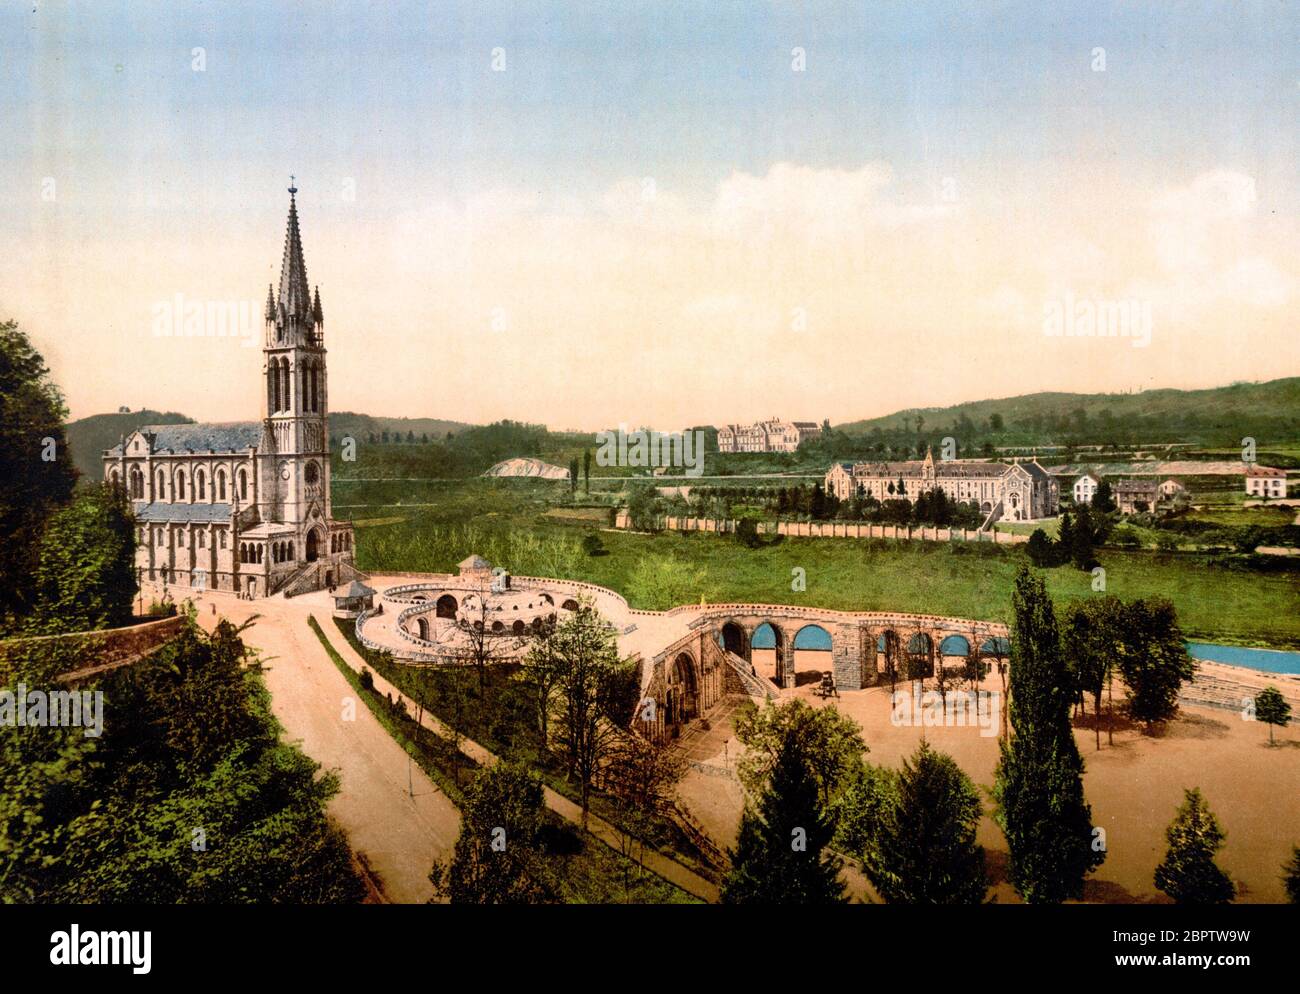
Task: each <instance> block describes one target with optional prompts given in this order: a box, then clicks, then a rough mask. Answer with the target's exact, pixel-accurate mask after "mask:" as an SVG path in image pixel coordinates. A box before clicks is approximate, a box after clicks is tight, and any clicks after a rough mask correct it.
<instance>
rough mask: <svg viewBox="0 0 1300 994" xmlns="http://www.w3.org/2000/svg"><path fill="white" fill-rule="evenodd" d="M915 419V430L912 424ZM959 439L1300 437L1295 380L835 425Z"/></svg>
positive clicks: (1027, 399) (997, 404) (987, 406)
mask: <svg viewBox="0 0 1300 994" xmlns="http://www.w3.org/2000/svg"><path fill="white" fill-rule="evenodd" d="M918 420H919V425H918ZM950 426H955V427H957V428H958V429H959V432H958V434H959V435H965V436H968V437H969V436H972V435H973V436H978V437H979V438H981V439H992V440H993V441H994V442H995V444H1002V445H1032V444H1061V445H1068V444H1105V443H1144V444H1159V443H1177V442H1182V443H1194V444H1202V445H1210V444H1216V445H1239V444H1240V441H1241V439H1242V438H1243V437H1244V436H1247V435H1250V436H1253V437H1255V438H1256V439H1257V440H1258V441H1259V442H1260V443H1261V444H1275V443H1278V442H1284V441H1293V440H1295V439H1297V438H1300V377H1289V378H1287V379H1279V380H1270V381H1268V382H1264V383H1234V384H1232V385H1230V386H1225V387H1213V388H1210V389H1206V390H1146V391H1143V392H1141V393H1131V394H1121V393H1099V394H1080V393H1033V394H1025V395H1023V396H1020V397H1004V398H1000V399H997V400H980V401H973V402H970V403H966V404H956V405H954V406H952V407H942V408H937V407H930V408H909V409H907V410H904V411H897V412H895V413H893V414H889V415H886V416H884V417H879V418H871V419H867V420H863V421H853V422H850V423H847V424H840V425H836V426H835V428H836V430H837V431H839V432H842V433H844V434H848V435H876V434H880V435H903V434H910V435H913V436H915V435H921V434H925V435H935V434H936V433H938V434H943V433H946V432H947V429H948V428H949V427H950Z"/></svg>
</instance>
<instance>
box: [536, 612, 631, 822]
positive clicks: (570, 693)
mask: <svg viewBox="0 0 1300 994" xmlns="http://www.w3.org/2000/svg"><path fill="white" fill-rule="evenodd" d="M551 642H552V646H551V651H552V652H553V653H554V665H555V666H557V667H558V670H559V675H558V679H557V683H556V689H557V692H558V695H559V742H560V744H561V745H562V746H563V747H564V749H565V753H566V758H567V761H568V773H569V777H570V778H571V779H576V780H577V782H578V786H579V788H580V790H581V794H582V798H581V801H582V823H583V827H584V828H585V827H586V825H587V812H588V810H589V809H590V807H591V785H592V781H593V780H594V779H595V776H596V772H597V770H598V769H599V768H600V765H601V763H602V762H603V761H604V759H605V757H606V754H607V752H608V750H609V749H610V747H611V744H612V743H613V742H614V741H615V740H616V738H617V736H618V734H619V730H620V729H622V728H624V727H625V726H626V725H627V723H628V721H630V720H631V717H632V709H633V708H634V707H635V705H636V694H637V692H638V691H639V687H632V688H631V693H630V695H629V687H630V686H631V684H632V683H633V682H634V679H633V678H634V675H635V672H634V667H633V666H632V665H631V664H630V663H626V662H624V661H623V660H622V659H621V658H620V657H619V654H618V642H617V639H616V636H615V633H614V629H613V628H612V627H611V626H610V625H609V624H607V623H606V621H605V620H604V619H603V618H602V617H601V616H600V614H599V613H598V612H597V611H596V609H595V608H594V607H593V606H592V605H591V604H590V603H586V602H580V603H579V605H578V610H576V611H574V612H573V614H572V615H570V617H569V618H568V619H567V620H566V621H564V622H563V623H562V624H560V625H559V626H558V627H556V629H555V634H554V635H553V636H552V639H551ZM629 697H630V699H629Z"/></svg>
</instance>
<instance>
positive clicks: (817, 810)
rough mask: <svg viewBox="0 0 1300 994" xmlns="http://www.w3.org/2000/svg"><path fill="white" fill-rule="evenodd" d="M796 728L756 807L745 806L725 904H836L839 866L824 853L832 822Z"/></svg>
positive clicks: (786, 735)
mask: <svg viewBox="0 0 1300 994" xmlns="http://www.w3.org/2000/svg"><path fill="white" fill-rule="evenodd" d="M811 758H812V757H810V756H809V755H808V753H807V752H806V751H805V740H804V738H803V736H802V735H801V734H800V732H799V729H798V728H796V727H788V728H786V729H784V730H783V732H782V733H781V735H780V740H779V744H778V745H777V749H776V755H775V756H774V758H773V762H772V765H771V769H770V771H769V774H768V776H767V778H766V782H765V784H764V785H763V788H762V790H761V793H760V794H759V795H758V799H757V802H756V803H751V802H749V801H746V804H745V810H744V813H743V814H742V815H741V819H740V836H739V838H738V840H737V842H736V848H735V849H734V850H733V851H732V852H731V853H730V855H731V869H730V870H729V871H728V873H727V875H726V877H725V878H724V879H723V881H722V903H723V904H761V905H776V904H782V905H787V904H840V903H843V901H844V900H845V898H844V884H843V883H842V882H841V881H840V879H839V869H840V867H839V860H838V859H837V858H835V856H834V855H832V854H831V853H828V852H827V851H826V849H827V846H828V845H829V844H830V842H831V839H832V838H833V837H834V835H835V820H834V817H833V815H832V814H831V811H830V809H829V807H828V806H827V805H826V804H825V803H824V801H823V800H822V799H821V797H820V794H821V788H820V786H819V784H818V781H817V777H816V776H815V775H814V774H813V771H812V766H811V763H810V760H811Z"/></svg>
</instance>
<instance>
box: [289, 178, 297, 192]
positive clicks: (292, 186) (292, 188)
mask: <svg viewBox="0 0 1300 994" xmlns="http://www.w3.org/2000/svg"><path fill="white" fill-rule="evenodd" d="M297 192H298V186H297V184H296V183H294V181H293V173H290V174H289V195H290V196H293V195H294V194H295V193H297Z"/></svg>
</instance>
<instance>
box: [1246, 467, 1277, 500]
mask: <svg viewBox="0 0 1300 994" xmlns="http://www.w3.org/2000/svg"><path fill="white" fill-rule="evenodd" d="M1246 493H1247V494H1249V495H1250V496H1252V497H1285V496H1286V470H1284V469H1274V468H1273V467H1272V466H1256V465H1251V466H1248V467H1247V468H1246Z"/></svg>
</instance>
